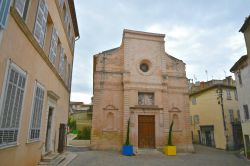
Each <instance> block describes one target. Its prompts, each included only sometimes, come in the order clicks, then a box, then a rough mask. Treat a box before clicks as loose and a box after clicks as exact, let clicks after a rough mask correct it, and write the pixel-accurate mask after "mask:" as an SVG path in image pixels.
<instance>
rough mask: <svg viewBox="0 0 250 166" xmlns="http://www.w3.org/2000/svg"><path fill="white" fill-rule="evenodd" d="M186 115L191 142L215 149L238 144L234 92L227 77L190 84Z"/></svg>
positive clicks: (235, 146) (237, 110) (240, 134)
mask: <svg viewBox="0 0 250 166" xmlns="http://www.w3.org/2000/svg"><path fill="white" fill-rule="evenodd" d="M191 87H192V90H191V89H190V97H189V103H190V115H191V130H192V138H193V142H194V143H199V144H203V145H207V146H211V147H215V148H218V149H238V148H240V147H241V145H242V143H243V141H242V132H241V125H240V115H239V108H238V98H237V91H236V87H235V83H234V81H233V80H232V79H231V77H227V78H226V79H225V80H211V81H208V82H202V83H199V84H198V85H197V86H195V85H193V86H191Z"/></svg>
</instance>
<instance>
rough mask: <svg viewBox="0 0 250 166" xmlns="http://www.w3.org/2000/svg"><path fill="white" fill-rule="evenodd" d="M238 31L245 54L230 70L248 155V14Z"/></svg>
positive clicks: (249, 117) (249, 69)
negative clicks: (233, 79)
mask: <svg viewBox="0 0 250 166" xmlns="http://www.w3.org/2000/svg"><path fill="white" fill-rule="evenodd" d="M240 32H242V33H243V34H244V37H245V42H246V48H247V55H244V56H242V57H241V58H240V59H239V60H238V61H237V62H236V63H235V64H234V65H233V67H232V68H231V70H230V71H231V72H233V73H234V74H235V79H236V85H237V86H236V87H237V91H238V94H239V108H240V114H241V117H242V119H241V124H242V130H243V138H244V145H245V151H246V152H248V153H246V154H248V155H249V157H250V113H249V107H250V65H249V64H250V58H249V53H250V16H248V18H247V19H246V20H245V23H244V24H243V26H242V27H241V29H240Z"/></svg>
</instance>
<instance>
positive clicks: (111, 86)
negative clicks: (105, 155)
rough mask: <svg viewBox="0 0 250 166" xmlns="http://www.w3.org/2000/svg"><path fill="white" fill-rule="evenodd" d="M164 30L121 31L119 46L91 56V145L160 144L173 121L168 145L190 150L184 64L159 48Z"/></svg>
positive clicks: (179, 149) (162, 45) (137, 146)
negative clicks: (170, 140)
mask: <svg viewBox="0 0 250 166" xmlns="http://www.w3.org/2000/svg"><path fill="white" fill-rule="evenodd" d="M164 37H165V35H164V34H156V33H148V32H139V31H133V30H124V32H123V39H122V43H121V46H120V47H118V48H114V49H111V50H107V51H104V52H102V53H99V54H97V55H95V56H94V75H93V77H94V99H93V119H92V137H91V145H92V148H93V149H117V150H119V149H120V148H121V147H122V145H123V144H124V143H125V138H126V132H127V121H128V119H129V118H130V120H131V128H130V140H131V141H130V142H131V144H133V146H134V147H135V152H136V151H137V150H138V148H162V147H163V146H164V145H165V144H166V141H167V136H168V132H169V127H170V123H171V121H172V120H173V121H174V130H173V143H174V144H175V145H177V150H178V151H185V152H191V151H193V145H192V140H191V130H190V119H189V99H188V82H187V78H186V72H185V64H184V63H183V62H182V61H181V60H179V59H176V58H174V57H172V56H170V55H168V54H167V53H166V52H165V42H164Z"/></svg>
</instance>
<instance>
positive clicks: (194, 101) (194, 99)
mask: <svg viewBox="0 0 250 166" xmlns="http://www.w3.org/2000/svg"><path fill="white" fill-rule="evenodd" d="M196 104H197V101H196V97H192V105H196Z"/></svg>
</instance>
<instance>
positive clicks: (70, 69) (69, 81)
mask: <svg viewBox="0 0 250 166" xmlns="http://www.w3.org/2000/svg"><path fill="white" fill-rule="evenodd" d="M68 70H69V71H68V73H69V74H68V87H69V89H70V90H71V82H72V67H71V65H70V64H68Z"/></svg>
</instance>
